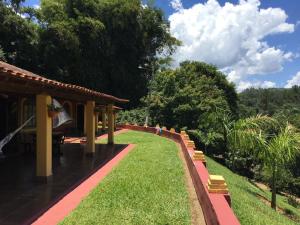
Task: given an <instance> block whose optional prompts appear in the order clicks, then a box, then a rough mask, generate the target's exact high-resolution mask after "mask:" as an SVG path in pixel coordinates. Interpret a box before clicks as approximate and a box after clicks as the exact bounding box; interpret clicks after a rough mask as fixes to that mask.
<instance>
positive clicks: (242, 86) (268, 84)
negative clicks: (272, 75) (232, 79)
mask: <svg viewBox="0 0 300 225" xmlns="http://www.w3.org/2000/svg"><path fill="white" fill-rule="evenodd" d="M274 87H276V84H275V83H274V82H272V81H254V82H250V81H240V82H239V83H238V85H237V91H238V92H242V91H244V90H246V89H247V88H274Z"/></svg>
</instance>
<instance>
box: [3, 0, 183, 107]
mask: <svg viewBox="0 0 300 225" xmlns="http://www.w3.org/2000/svg"><path fill="white" fill-rule="evenodd" d="M20 2H22V1H3V0H2V1H0V46H2V49H3V51H4V53H5V58H6V60H7V61H8V62H9V63H12V64H15V65H18V66H20V67H23V68H25V69H30V70H31V71H34V72H38V73H42V74H44V75H46V76H47V77H49V78H52V79H56V80H60V81H64V82H68V83H75V84H79V85H82V86H85V87H89V88H92V89H95V90H98V91H102V92H105V93H109V94H113V95H116V96H120V97H123V98H128V99H130V100H131V103H130V104H131V106H136V105H137V104H138V102H139V99H140V98H141V97H143V96H145V95H146V94H147V90H148V89H147V85H148V81H149V80H150V79H151V76H152V74H153V72H152V71H151V65H153V64H154V63H155V61H157V60H158V53H164V54H165V55H166V56H167V55H169V54H170V53H172V51H173V50H174V47H175V46H176V45H177V44H178V41H177V40H176V39H175V38H173V37H171V35H170V33H169V24H168V22H167V21H166V20H165V18H164V15H163V12H162V11H161V10H160V9H157V8H154V7H151V6H146V7H145V6H143V5H142V3H141V1H139V0H130V1H128V0H96V1H95V0H42V1H41V7H40V9H33V8H28V7H27V8H22V7H21V6H20ZM8 3H9V4H8ZM9 5H11V6H9ZM24 16H26V17H27V18H23V17H24Z"/></svg>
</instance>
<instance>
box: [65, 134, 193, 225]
mask: <svg viewBox="0 0 300 225" xmlns="http://www.w3.org/2000/svg"><path fill="white" fill-rule="evenodd" d="M115 139H116V143H123V144H124V143H133V144H137V146H136V147H135V149H134V150H133V151H131V152H130V153H129V155H127V156H126V158H125V159H123V160H122V161H121V162H120V164H119V165H118V166H117V167H116V168H115V169H114V170H113V171H112V172H111V173H110V174H109V175H108V176H107V177H106V178H105V179H104V180H103V181H102V182H101V183H100V184H99V185H98V186H97V187H96V188H95V189H94V190H93V191H92V192H91V193H90V194H89V196H88V197H87V198H85V199H84V200H83V201H82V202H81V203H80V205H79V206H78V207H77V208H76V209H75V210H74V211H73V212H72V213H71V214H70V215H69V216H68V217H66V218H65V219H64V220H63V221H62V222H61V224H62V225H69V224H80V225H84V224H88V225H93V224H95V225H96V224H97V225H100V224H105V225H106V224H109V225H114V224H116V225H119V224H120V225H125V224H137V225H138V224H191V218H190V208H189V199H188V193H187V189H186V185H185V179H184V170H183V165H182V161H181V160H180V158H179V156H178V148H177V146H176V144H175V143H174V142H173V141H170V140H168V139H165V138H161V137H159V136H156V135H153V134H148V133H142V132H134V131H129V132H128V133H123V134H120V135H117V136H116V137H115Z"/></svg>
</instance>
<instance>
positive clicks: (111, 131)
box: [107, 104, 114, 144]
mask: <svg viewBox="0 0 300 225" xmlns="http://www.w3.org/2000/svg"><path fill="white" fill-rule="evenodd" d="M107 114H108V144H113V143H114V115H113V104H109V105H108V106H107Z"/></svg>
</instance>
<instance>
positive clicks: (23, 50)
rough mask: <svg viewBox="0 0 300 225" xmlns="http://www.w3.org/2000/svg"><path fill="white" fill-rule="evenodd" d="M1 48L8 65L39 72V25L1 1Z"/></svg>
mask: <svg viewBox="0 0 300 225" xmlns="http://www.w3.org/2000/svg"><path fill="white" fill-rule="evenodd" d="M15 2H17V1H15ZM0 46H1V47H2V49H3V51H4V52H5V58H6V61H7V62H8V63H11V64H14V65H17V66H20V67H22V68H24V69H28V70H33V71H36V70H37V64H38V63H37V46H38V26H37V24H34V23H32V22H31V21H28V20H26V19H23V18H22V17H21V16H20V15H19V14H17V13H16V12H15V11H14V10H13V9H12V8H10V7H7V5H6V4H5V3H3V2H2V1H0Z"/></svg>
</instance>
